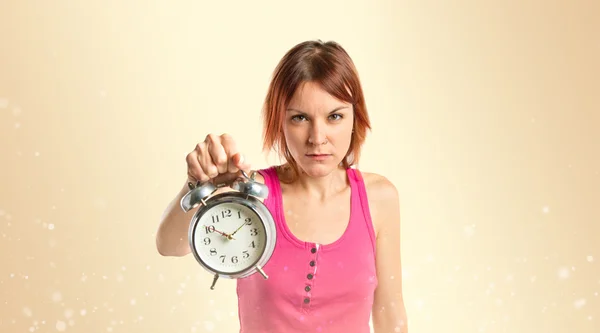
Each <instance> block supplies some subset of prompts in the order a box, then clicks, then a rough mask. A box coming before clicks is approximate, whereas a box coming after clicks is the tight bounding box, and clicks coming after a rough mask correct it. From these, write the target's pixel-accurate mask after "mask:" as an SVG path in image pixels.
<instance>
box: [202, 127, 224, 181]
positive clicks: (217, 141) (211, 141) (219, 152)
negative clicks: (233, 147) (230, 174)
mask: <svg viewBox="0 0 600 333" xmlns="http://www.w3.org/2000/svg"><path fill="white" fill-rule="evenodd" d="M206 143H207V145H208V153H209V154H210V156H211V159H212V162H213V164H214V165H215V166H216V167H217V172H218V173H219V174H221V173H226V172H227V153H226V152H225V148H223V144H222V143H221V137H219V136H217V135H215V134H209V135H207V136H206Z"/></svg>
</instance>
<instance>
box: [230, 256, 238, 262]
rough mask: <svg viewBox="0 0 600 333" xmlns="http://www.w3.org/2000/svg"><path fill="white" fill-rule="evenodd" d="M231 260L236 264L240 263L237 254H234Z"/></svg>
mask: <svg viewBox="0 0 600 333" xmlns="http://www.w3.org/2000/svg"><path fill="white" fill-rule="evenodd" d="M231 262H232V263H234V264H237V263H238V258H237V256H233V257H231Z"/></svg>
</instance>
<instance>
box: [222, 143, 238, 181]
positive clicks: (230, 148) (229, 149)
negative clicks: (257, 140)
mask: <svg viewBox="0 0 600 333" xmlns="http://www.w3.org/2000/svg"><path fill="white" fill-rule="evenodd" d="M221 143H222V145H223V149H224V150H225V153H226V154H227V172H229V173H236V172H238V171H239V170H238V167H237V165H236V164H235V163H234V161H233V156H234V155H235V154H237V153H238V149H237V145H236V143H235V140H233V137H231V135H229V134H223V135H221Z"/></svg>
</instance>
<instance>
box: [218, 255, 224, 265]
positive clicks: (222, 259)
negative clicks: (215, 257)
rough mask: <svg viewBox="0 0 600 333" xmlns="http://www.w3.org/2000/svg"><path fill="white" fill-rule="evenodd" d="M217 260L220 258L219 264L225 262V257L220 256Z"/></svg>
mask: <svg viewBox="0 0 600 333" xmlns="http://www.w3.org/2000/svg"><path fill="white" fill-rule="evenodd" d="M219 258H221V262H222V263H224V262H225V255H222V256H220V257H219Z"/></svg>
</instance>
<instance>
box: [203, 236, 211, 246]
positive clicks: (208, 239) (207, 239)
mask: <svg viewBox="0 0 600 333" xmlns="http://www.w3.org/2000/svg"><path fill="white" fill-rule="evenodd" d="M204 245H210V238H209V237H204Z"/></svg>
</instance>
